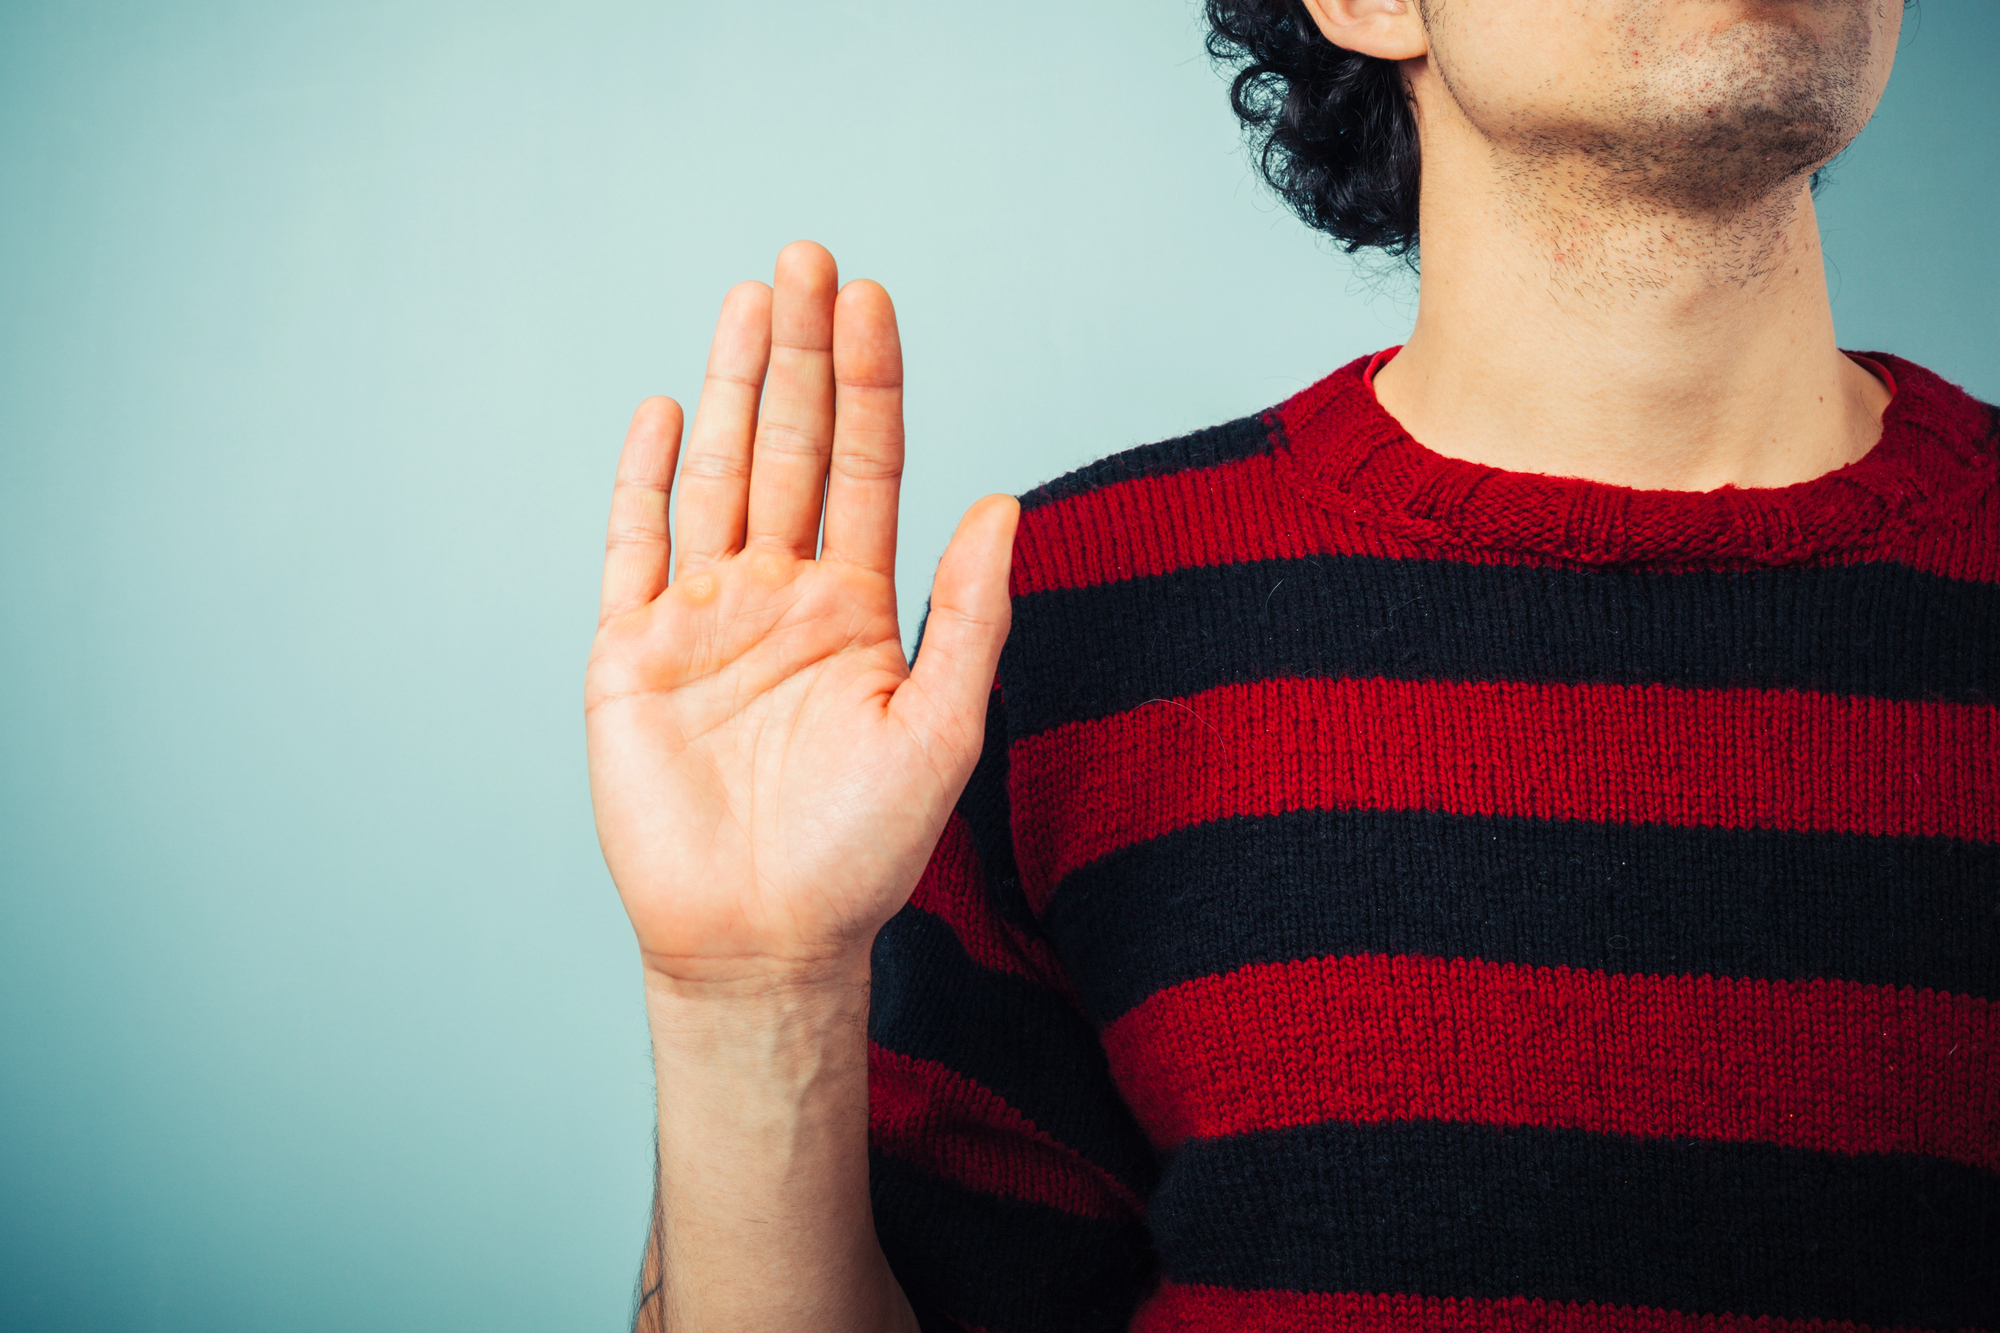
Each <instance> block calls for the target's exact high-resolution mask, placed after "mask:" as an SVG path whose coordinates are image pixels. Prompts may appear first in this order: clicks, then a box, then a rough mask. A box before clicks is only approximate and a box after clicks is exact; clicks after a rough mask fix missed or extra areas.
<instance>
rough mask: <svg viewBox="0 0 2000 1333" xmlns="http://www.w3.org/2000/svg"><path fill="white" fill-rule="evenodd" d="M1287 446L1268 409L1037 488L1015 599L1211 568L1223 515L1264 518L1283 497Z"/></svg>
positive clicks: (1024, 511) (1018, 552)
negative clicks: (1283, 460) (1283, 458)
mask: <svg viewBox="0 0 2000 1333" xmlns="http://www.w3.org/2000/svg"><path fill="white" fill-rule="evenodd" d="M1283 442H1284V430H1283V425H1282V422H1281V420H1280V417H1279V415H1278V412H1277V411H1276V409H1273V410H1270V411H1265V412H1259V413H1256V414H1254V415H1251V416H1246V417H1240V418H1238V419H1236V420H1234V421H1228V422H1224V423H1222V424H1221V425H1218V426H1211V427H1208V428H1206V429H1204V430H1198V431H1195V432H1193V433H1191V434H1188V435H1181V436H1177V437H1175V438H1173V439H1169V440H1160V441H1158V442H1156V443H1153V444H1146V445H1141V446H1139V447H1138V448H1136V449H1126V450H1124V451H1122V452H1119V453H1115V454H1112V455H1110V456H1108V457H1105V458H1101V459H1099V460H1097V461H1096V462H1094V463H1090V464H1087V465H1086V466H1084V467H1080V468H1078V469H1076V470H1075V471H1074V472H1070V473H1067V474H1065V475H1063V476H1060V477H1057V478H1056V479H1055V480H1053V481H1050V482H1045V483H1044V484H1042V485H1040V486H1037V487H1035V488H1034V489H1033V490H1031V491H1029V492H1027V493H1026V494H1025V495H1023V496H1021V497H1020V498H1021V523H1020V527H1019V528H1018V529H1017V532H1016V536H1015V540H1014V569H1013V577H1012V580H1011V582H1012V591H1013V593H1014V595H1015V597H1016V599H1017V601H1018V599H1020V598H1023V597H1028V598H1032V597H1034V596H1035V595H1037V594H1040V593H1043V592H1049V591H1053V590H1057V589H1082V588H1089V587H1095V586H1099V585H1103V584H1112V583H1120V582H1123V581H1125V580H1129V579H1133V578H1141V577H1145V576H1148V575H1157V574H1164V573H1167V572H1169V571H1171V570H1174V569H1177V568H1183V567H1185V566H1187V565H1189V564H1209V563H1214V562H1215V560H1216V559H1217V556H1218V552H1217V551H1216V550H1215V540H1216V536H1217V534H1218V532H1220V531H1222V530H1224V529H1226V528H1227V527H1229V526H1230V524H1229V522H1228V519H1227V516H1228V515H1229V514H1232V513H1235V514H1242V513H1245V512H1257V513H1259V514H1268V513H1269V512H1270V505H1271V497H1273V496H1274V495H1277V494H1279V493H1280V492H1281V490H1282V483H1281V480H1280V477H1279V474H1280V472H1281V471H1282V468H1281V466H1280V464H1279V456H1280V455H1281V454H1282V452H1283ZM1224 558H1226V557H1224Z"/></svg>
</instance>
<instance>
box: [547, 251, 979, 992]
mask: <svg viewBox="0 0 2000 1333" xmlns="http://www.w3.org/2000/svg"><path fill="white" fill-rule="evenodd" d="M836 292H837V293H838V294H837V295H836ZM902 393H903V378H902V349H901V344H900V343H899V341H898V338H897V333H896V318H895V312H894V310H893V308H892V307H891V306H890V303H889V297H888V294H887V293H886V292H884V291H883V290H882V288H881V287H879V286H877V285H876V284H874V283H870V282H852V283H849V284H848V285H847V286H846V287H845V288H838V286H837V279H836V276H835V269H834V263H833V257H832V256H831V255H829V254H828V253H827V252H826V251H825V250H823V249H821V248H820V247H819V246H816V245H812V244H810V243H808V242H798V243H795V244H793V245H791V246H789V247H787V248H786V249H785V251H784V253H783V254H781V255H780V256H779V258H778V266H777V280H776V284H775V288H770V287H765V286H764V285H763V284H762V283H744V284H742V285H740V286H738V287H737V288H735V289H734V290H733V291H731V292H730V293H729V296H728V298H727V299H726V300H725V302H724V304H723V310H722V318H721V321H720V323H719V324H718V326H717V328H716V334H715V342H714V345H713V347H712V349H711V351H710V354H709V363H708V374H707V378H706V379H705V380H704V382H703V386H702V394H701V403H700V407H699V409H698V411H697V413H696V416H695V421H694V427H693V430H692V431H691V432H690V433H689V436H688V441H687V445H686V448H685V450H683V449H682V448H681V445H680V435H681V410H680V408H679V406H678V405H677V404H676V403H674V402H673V401H672V400H671V399H665V398H654V399H650V400H648V401H647V402H645V403H644V404H642V405H641V406H640V408H639V411H638V413H637V415H636V416H635V417H634V418H633V421H632V428H631V431H630V433H629V434H628V435H627V436H626V440H625V449H624V453H623V455H622V457H621V458H620V460H619V465H618V481H617V486H616V489H615V491H614V493H613V499H612V507H611V524H610V533H609V538H608V541H607V543H606V554H605V571H604V594H603V603H602V607H601V611H600V618H599V624H598V631H597V639H596V642H595V643H594V645H593V646H592V648H591V655H590V667H589V671H588V674H587V678H586V685H585V714H586V719H587V730H588V735H589V743H590V780H591V796H592V800H593V803H594V805H595V808H596V814H597V831H598V837H599V840H600V842H601V843H602V845H603V848H604V857H605V861H606V863H607V864H608V865H609V866H610V868H611V875H612V878H613V880H614V881H615V882H616V883H617V886H618V892H619V895H620V897H621V898H622V899H623V901H624V904H625V910H626V912H627V913H628V914H629V915H630V916H631V919H632V926H633V929H634V931H635V932H636V933H637V935H638V939H639V946H640V950H641V953H642V956H643V958H644V961H645V966H646V968H647V969H648V971H649V972H651V973H654V974H657V975H659V976H662V977H668V978H674V979H677V980H684V981H691V982H705V981H730V980H735V979H738V978H743V977H757V976H763V975H767V974H769V973H771V972H772V971H774V970H775V971H777V972H780V973H783V972H791V971H806V972H810V971H811V970H812V969H814V968H821V967H827V966H830V965H838V964H842V963H847V962H851V961H852V960H853V959H854V958H855V957H856V956H857V955H858V954H860V953H862V952H864V951H865V950H866V948H867V947H868V944H869V942H870V941H871V940H872V939H873V937H874V934H875V932H876V930H877V929H878V928H879V927H880V926H881V924H882V923H883V922H884V921H886V920H887V919H888V918H889V917H890V916H891V915H892V914H894V912H895V911H896V909H897V908H899V907H900V906H901V905H902V904H903V902H904V901H905V900H906V899H907V898H908V896H909V894H910V891H911V890H912V889H913V888H914V887H915V885H916V881H917V878H918V876H919V875H920V874H921V873H922V870H923V867H924V864H925V862H926V860H927V859H928V858H929V856H930V852H931V848H932V846H933V845H934V844H935V843H936V841H937V837H938V834H939V832H940V831H941V830H942V829H943V827H944V821H945V818H946V816H947V815H948V814H949V812H950V809H951V806H952V803H953V802H954V801H956V800H957V798H958V794H959V791H960V790H961V788H963V786H964V784H965V781H966V779H967V777H968V776H969V775H970V773H971V771H972V765H973V762H974V761H975V760H976V759H977V757H978V751H979V745H980V741H981V738H982V735H983V730H984V718H985V709H986V701H987V697H988V694H989V692H990V690H991V687H992V681H993V673H994V668H995V665H996V663H997V661H998V658H999V653H1000V645H1001V643H1002V641H1003V640H1004V639H1005V638H1006V634H1007V624H1008V601H1007V588H1006V583H1007V566H1008V560H1009V556H1010V552H1011V547H1012V540H1013V530H1014V521H1015V516H1016V510H1015V506H1014V503H1013V501H1012V500H1010V499H1007V498H1006V497H1004V496H989V497H988V498H987V499H985V500H982V501H980V502H979V503H978V504H976V505H974V506H973V508H972V509H971V511H970V512H968V513H967V514H966V516H965V518H964V519H963V520H962V521H961V522H960V524H959V527H958V531H957V533H956V534H955V535H954V536H953V537H952V540H951V544H950V546H949V547H948V548H947V549H946V551H945V555H944V559H943V561H942V562H941V563H940V565H939V567H938V572H937V579H936V583H935V585H934V587H933V590H932V595H931V611H930V621H929V624H928V627H927V628H926V631H925V636H924V644H923V650H922V653H921V655H920V657H919V659H918V661H917V664H916V666H915V669H914V670H911V669H908V668H906V667H905V664H904V660H903V650H902V643H901V639H900V636H899V631H898V627H897V621H896V593H895V580H894V574H895V554H896V501H897V490H898V486H899V483H900V478H901V473H902V464H903V423H902ZM760 395H761V399H762V402H761V408H760V403H759V399H760ZM677 467H678V470H679V472H680V476H681V481H680V505H679V513H678V522H677V523H676V524H675V528H676V530H675V532H674V533H673V541H672V543H671V546H670V542H669V534H668V522H667V499H668V495H669V492H670V490H671V487H672V484H673V480H674V476H675V472H676V468H677ZM822 501H823V508H824V525H823V532H822V521H821V518H822Z"/></svg>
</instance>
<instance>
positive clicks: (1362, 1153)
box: [870, 354, 2000, 1333]
mask: <svg viewBox="0 0 2000 1333" xmlns="http://www.w3.org/2000/svg"><path fill="white" fill-rule="evenodd" d="M1385 355H1386V354H1385ZM1380 360H1381V358H1377V359H1376V361H1375V362H1374V363H1370V362H1365V361H1363V362H1356V363H1355V364H1353V365H1350V366H1347V367H1345V368H1344V369H1342V370H1340V371H1338V372H1336V373H1335V374H1333V375H1332V376H1330V377H1328V378H1327V379H1326V380H1324V381H1322V382H1320V383H1319V384H1316V385H1314V386H1313V387H1311V388H1309V389H1307V390H1305V391H1304V392H1303V393H1301V394H1299V395H1298V396H1297V397H1295V398H1293V399H1291V400H1290V401H1288V402H1286V403H1284V404H1282V405H1281V406H1279V407H1277V408H1275V409H1273V410H1271V411H1269V412H1266V413H1264V414H1262V415H1260V416H1258V417H1254V418H1247V419H1245V420H1242V421H1237V422H1234V423H1232V424H1229V425H1225V426H1221V427H1217V428H1215V429H1212V430H1207V431H1203V432H1200V433H1198V434H1195V435H1191V436H1188V437H1186V438H1184V439H1179V440H1173V441H1169V442H1167V443H1164V444H1156V445H1150V446H1147V447H1145V448H1140V449H1135V450H1133V451H1131V452H1129V453H1124V454H1119V455H1116V456H1114V457H1111V458H1109V459H1106V460H1104V461H1102V462H1100V463H1097V464H1095V465H1093V466H1090V467H1087V468H1084V469H1083V470H1081V471H1080V472H1076V473H1073V474H1071V475H1070V476H1067V477H1064V478H1062V479H1061V480H1059V481H1055V482H1052V483H1050V484H1049V485H1047V486H1044V487H1042V488H1041V489H1039V490H1037V491H1035V492H1033V493H1031V494H1030V495H1028V496H1027V497H1026V498H1025V499H1024V500H1023V503H1022V508H1023V517H1022V522H1021V528H1020V536H1019V539H1018V542H1017V546H1016V550H1015V558H1014V572H1013V595H1014V621H1013V630H1012V633H1011V635H1010V637H1009V639H1008V641H1007V646H1006V650H1005V653H1004V655H1003V657H1002V659H1001V665H1000V673H999V681H998V684H997V686H996V689H995V693H994V695H993V700H992V707H991V710H990V713H989V721H988V726H987V743H986V749H985V753H984V756H983V757H982V759H981V761H980V764H979V767H978V770H977V772H976V773H975V775H974V777H973V779H972V782H971V785H970V786H969V787H968V788H967V791H966V794H965V796H964V799H963V800H962V801H961V803H960V805H959V807H958V810H957V813H956V814H955V815H954V817H953V818H952V820H951V822H950V824H949V826H948V827H947V828H946V830H945V833H944V836H943V839H942V841H941V842H940V843H939V845H938V848H937V852H936V854H935V857H934V859H933V861H932V863H931V865H930V868H929V870H928V872H927V873H926V875H925V877H924V879H923V881H922V883H921V885H920V886H919V887H918V889H917V891H916V894H915V897H914V898H913V900H912V901H911V903H910V905H909V907H908V908H907V909H905V910H904V911H903V912H902V913H901V914H899V915H898V916H897V917H896V918H895V919H894V920H892V921H891V922H890V923H889V925H888V926H887V927H886V928H885V929H884V930H883V932H882V935H881V937H880V939H879V942H878V945H877V950H876V970H875V992H874V999H873V1009H872V1015H871V1019H870V1037H871V1053H870V1101H871V1121H872V1155H873V1189H874V1206H875V1219H876V1227H877V1230H878V1232H879V1234H880V1237H881V1240H882V1244H883V1247H884V1249H885V1251H886V1252H887V1254H888V1256H889V1259H890V1262H891V1264H892V1266H893V1267H894V1269H895V1272H896V1274H897V1276H898V1277H899V1279H900V1280H901V1282H902V1284H903V1286H904V1289H905V1290H906V1291H907V1292H908V1293H909V1296H910V1298H911V1301H912V1303H913V1304H914V1305H915V1306H916V1308H917V1309H918V1311H919V1312H920V1317H921V1319H922V1320H923V1322H924V1324H925V1326H926V1328H927V1329H928V1328H935V1329H950V1328H961V1329H983V1330H990V1331H991V1333H1041V1331H1042V1330H1071V1329H1077V1330H1083V1329H1119V1328H1126V1327H1128V1326H1129V1327H1131V1328H1135V1329H1140V1330H1152V1331H1157V1330H1197V1329H1200V1330H1208V1329H1242V1330H1252V1329H1254V1330H1295V1331H1298V1333H1303V1331H1304V1330H1317V1329H1355V1330H1365V1331H1366V1333H1419V1331H1421V1333H1447V1331H1451V1333H1458V1331H1463V1333H1473V1331H1475V1330H1476V1331H1480V1333H1486V1331H1492V1330H1518V1329H1536V1330H1616V1331H1617V1333H1697V1331H1699V1333H1737V1331H1738V1330H1742V1331H1743V1333H1749V1330H1752V1329H1755V1330H1758V1331H1759V1333H1805V1331H1806V1330H1809V1329H1810V1330H1815V1331H1816V1333H1831V1331H1832V1330H1845V1329H1854V1328H1861V1327H1870V1328H1904V1329H1937V1330H1958V1329H1967V1328H1984V1329H2000V1003H1996V1002H2000V487H1996V475H2000V466H1997V465H1996V443H1995V435H1996V428H1997V427H2000V416H1996V414H1995V413H1994V411H1993V409H1990V408H1986V407H1983V406H1981V405H1980V404H1978V403H1976V402H1975V401H1973V400H1972V399H1971V398H1969V397H1967V396H1966V395H1965V394H1964V393H1962V392H1961V391H1959V390H1958V389H1956V388H1954V387H1952V386H1950V385H1948V384H1946V383H1945V382H1944V381H1942V380H1940V379H1938V378H1937V377H1936V376H1934V375H1932V374H1930V373H1929V372H1927V371H1924V370H1922V369H1921V368H1919V367H1917V366H1914V365H1911V364H1909V363H1908V362H1905V361H1901V360H1897V359H1895V358H1890V357H1882V358H1879V359H1878V369H1879V368H1882V367H1886V370H1887V372H1888V374H1889V376H1891V377H1893V380H1894V387H1895V389H1896V392H1895V396H1894V399H1893V401H1892V403H1891V405H1890V407H1889V409H1888V412H1887V415H1886V417H1885V419H1884V433H1883V437H1882V440H1881V442H1880V443H1879V444H1878V445H1877V446H1876V447H1875V449H1874V450H1873V451H1872V452H1870V453H1869V454H1868V455H1867V456H1866V457H1865V458H1863V459H1862V460H1860V461H1859V462H1857V463H1854V464H1852V465H1851V466H1848V467H1845V468H1842V469H1840V470H1838V471H1836V472H1833V473H1831V474H1828V475H1826V476H1823V477H1820V478H1817V479H1815V480H1813V481H1809V482H1806V483H1803V484H1800V485H1796V486H1790V487H1784V488H1779V489H1769V490H1742V489H1731V488H1725V489H1722V490H1719V491H1713V492H1708V493H1702V494H1694V493H1686V492H1661V491H1634V490H1627V489H1622V488H1618V487H1613V486H1607V485H1601V484H1597V483H1592V482H1584V481H1576V480H1565V479H1558V478H1551V477H1544V476H1535V475H1529V474H1522V473H1508V472H1500V471H1496V470H1494V469H1490V468H1486V467H1481V466H1478V465H1475V464H1471V463H1466V462H1461V461H1456V460H1451V459H1447V458H1443V457H1441V456H1439V455H1437V454H1434V453H1432V452H1430V451H1429V450H1427V449H1425V448H1424V447H1423V446H1421V445H1420V444H1418V443H1416V442H1415V441H1413V440H1412V439H1410V437H1409V436H1408V435H1407V434H1406V433H1404V432H1403V431H1402V429H1401V428H1400V427H1399V426H1398V425H1397V424H1396V423H1395V421H1394V420H1393V419H1392V418H1390V417H1389V416H1388V415H1387V414H1386V413H1385V412H1384V411H1383V410H1382V409H1381V407H1380V406H1379V405H1378V404H1377V402H1376V401H1375V397H1374V393H1373V390H1372V386H1371V383H1370V379H1371V375H1372V370H1373V367H1374V365H1375V364H1379V362H1380ZM1815 1321H1824V1322H1815Z"/></svg>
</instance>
